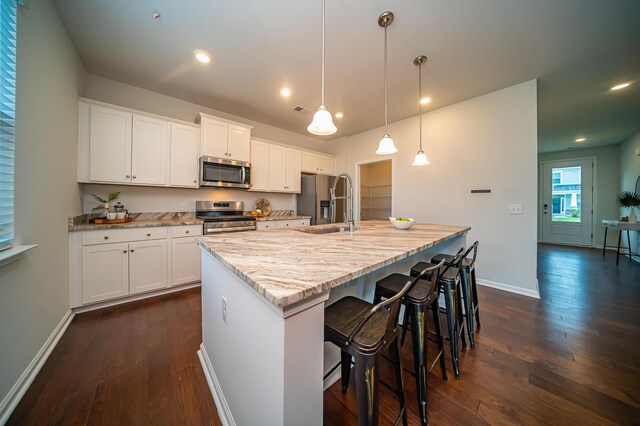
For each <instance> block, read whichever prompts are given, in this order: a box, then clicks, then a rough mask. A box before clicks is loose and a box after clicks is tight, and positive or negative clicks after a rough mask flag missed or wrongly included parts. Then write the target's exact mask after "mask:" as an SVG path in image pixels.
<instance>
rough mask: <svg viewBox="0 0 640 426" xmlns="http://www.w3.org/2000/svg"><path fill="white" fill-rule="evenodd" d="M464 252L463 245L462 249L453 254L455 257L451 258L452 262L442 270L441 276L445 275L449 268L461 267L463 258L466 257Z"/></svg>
mask: <svg viewBox="0 0 640 426" xmlns="http://www.w3.org/2000/svg"><path fill="white" fill-rule="evenodd" d="M463 253H464V247H461V248H460V250H458V252H457V253H456V254H455V255H454V256H453V259H451V262H449V263H448V264H447V267H446V268H444V271H442V273H441V274H440V276H443V275H444V274H446V273H447V271H448V270H449V268H459V267H460V264H461V263H462V259H463V258H464V256H463V255H462V254H463Z"/></svg>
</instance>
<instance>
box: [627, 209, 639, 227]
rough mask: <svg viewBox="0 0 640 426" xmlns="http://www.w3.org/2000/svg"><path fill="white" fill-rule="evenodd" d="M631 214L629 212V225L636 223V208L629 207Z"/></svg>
mask: <svg viewBox="0 0 640 426" xmlns="http://www.w3.org/2000/svg"><path fill="white" fill-rule="evenodd" d="M629 209H631V212H629V223H638V215H636V208H635V207H629Z"/></svg>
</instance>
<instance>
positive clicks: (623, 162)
mask: <svg viewBox="0 0 640 426" xmlns="http://www.w3.org/2000/svg"><path fill="white" fill-rule="evenodd" d="M637 149H640V132H637V133H636V134H635V135H633V136H631V137H630V138H629V139H627V140H626V141H624V142H622V143H621V144H620V191H634V189H635V186H636V180H637V179H638V176H640V156H638V155H636V153H635V152H636V150H637ZM636 213H640V211H638V210H636ZM628 214H629V209H626V208H625V209H620V215H621V216H626V215H628ZM639 216H640V214H639ZM631 234H633V235H631V247H633V248H634V249H633V251H634V252H635V253H640V238H638V232H632V233H631ZM625 246H626V244H625Z"/></svg>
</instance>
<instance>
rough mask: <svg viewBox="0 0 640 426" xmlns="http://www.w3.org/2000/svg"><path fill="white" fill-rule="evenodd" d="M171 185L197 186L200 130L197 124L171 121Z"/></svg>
mask: <svg viewBox="0 0 640 426" xmlns="http://www.w3.org/2000/svg"><path fill="white" fill-rule="evenodd" d="M170 150H171V155H170V164H169V168H170V171H169V175H170V177H169V185H170V186H184V187H188V188H197V187H198V186H199V183H198V179H199V176H198V173H199V167H200V165H199V162H198V157H199V150H200V130H199V129H198V128H197V127H195V126H186V125H183V124H177V123H171V148H170Z"/></svg>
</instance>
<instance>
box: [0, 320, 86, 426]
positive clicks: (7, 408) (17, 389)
mask: <svg viewBox="0 0 640 426" xmlns="http://www.w3.org/2000/svg"><path fill="white" fill-rule="evenodd" d="M74 315H75V313H74V312H73V311H71V310H68V311H67V312H66V313H65V314H64V316H63V317H62V319H61V320H60V322H59V323H58V325H57V326H56V328H55V329H54V330H53V332H52V333H51V335H50V336H49V338H48V339H47V341H46V342H44V345H43V346H42V347H41V348H40V350H39V351H38V353H37V354H36V356H35V357H34V358H33V359H32V360H31V362H30V363H29V365H28V366H27V368H26V369H25V370H24V371H23V372H22V374H21V375H20V378H18V381H17V382H16V383H15V384H14V385H13V387H12V388H11V390H10V391H9V393H8V394H7V395H6V396H5V397H4V399H3V400H2V402H0V425H3V424H5V423H6V422H7V421H8V420H9V416H11V413H13V410H14V409H15V408H16V406H17V405H18V403H19V402H20V400H21V399H22V397H23V396H24V394H25V392H26V391H27V389H29V386H31V384H32V383H33V380H34V379H35V378H36V376H37V375H38V372H39V371H40V369H41V368H42V366H43V365H44V363H45V361H46V360H47V358H49V355H51V351H53V348H55V347H56V345H57V344H58V341H59V340H60V338H61V337H62V335H63V334H64V332H65V331H66V330H67V327H68V326H69V324H70V323H71V320H72V319H73V317H74Z"/></svg>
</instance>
